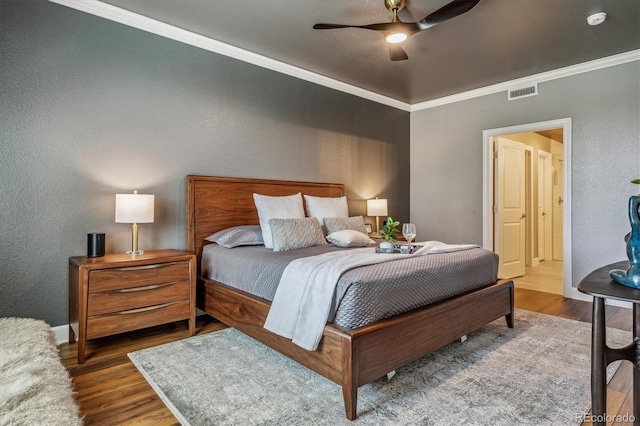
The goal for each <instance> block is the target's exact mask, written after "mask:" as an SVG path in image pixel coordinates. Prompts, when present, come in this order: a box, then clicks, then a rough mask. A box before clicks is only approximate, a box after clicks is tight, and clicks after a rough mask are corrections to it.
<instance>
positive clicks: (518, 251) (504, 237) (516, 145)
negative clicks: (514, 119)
mask: <svg viewBox="0 0 640 426" xmlns="http://www.w3.org/2000/svg"><path fill="white" fill-rule="evenodd" d="M495 152H496V154H495V156H494V157H495V172H494V176H495V191H494V202H495V208H494V212H495V227H494V229H495V236H494V247H495V251H496V253H498V256H499V257H500V263H499V266H498V278H513V277H519V276H522V275H524V271H525V269H524V267H525V217H526V215H525V211H526V206H525V148H524V144H522V143H520V142H516V141H512V140H509V139H505V138H502V137H499V138H497V141H496V144H495Z"/></svg>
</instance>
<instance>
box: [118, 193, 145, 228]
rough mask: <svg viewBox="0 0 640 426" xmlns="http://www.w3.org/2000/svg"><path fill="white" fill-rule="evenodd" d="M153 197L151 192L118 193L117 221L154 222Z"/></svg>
mask: <svg viewBox="0 0 640 426" xmlns="http://www.w3.org/2000/svg"><path fill="white" fill-rule="evenodd" d="M153 199H154V197H153V195H150V194H116V222H117V223H151V222H153Z"/></svg>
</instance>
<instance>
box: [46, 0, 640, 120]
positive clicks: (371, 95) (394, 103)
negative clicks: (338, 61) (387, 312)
mask: <svg viewBox="0 0 640 426" xmlns="http://www.w3.org/2000/svg"><path fill="white" fill-rule="evenodd" d="M49 1H50V2H52V3H57V4H60V5H62V6H67V7H70V8H72V9H76V10H79V11H82V12H86V13H89V14H91V15H95V16H99V17H101V18H105V19H109V20H111V21H114V22H118V23H120V24H124V25H127V26H129V27H133V28H137V29H139V30H142V31H146V32H149V33H152V34H156V35H159V36H162V37H166V38H169V39H172V40H175V41H178V42H180V43H185V44H188V45H191V46H194V47H198V48H200V49H204V50H208V51H210V52H214V53H218V54H220V55H224V56H228V57H231V58H234V59H237V60H240V61H243V62H247V63H250V64H253V65H256V66H259V67H262V68H266V69H269V70H272V71H275V72H279V73H282V74H286V75H289V76H291V77H295V78H298V79H301V80H305V81H309V82H311V83H315V84H318V85H321V86H325V87H328V88H331V89H335V90H338V91H341V92H344V93H348V94H351V95H354V96H358V97H360V98H364V99H368V100H370V101H374V102H377V103H380V104H383V105H387V106H390V107H393V108H398V109H400V110H403V111H408V112H414V111H420V110H424V109H429V108H435V107H438V106H442V105H447V104H451V103H455V102H460V101H465V100H468V99H473V98H478V97H481V96H486V95H491V94H494V93H499V92H502V91H506V90H509V89H513V88H515V87H519V86H527V85H529V84H533V83H542V82H545V81H550V80H556V79H559V78H564V77H569V76H572V75H576V74H581V73H584V72H588V71H594V70H597V69H601V68H606V67H611V66H615V65H620V64H624V63H627V62H632V61H638V60H640V49H639V50H632V51H630V52H626V53H621V54H618V55H613V56H608V57H605V58H600V59H596V60H593V61H589V62H584V63H581V64H577V65H571V66H568V67H565V68H559V69H556V70H552V71H547V72H544V73H540V74H534V75H531V76H528V77H523V78H519V79H516V80H510V81H505V82H502V83H498V84H493V85H491V86H485V87H481V88H478V89H474V90H469V91H466V92H461V93H457V94H454V95H451V96H444V97H442V98H437V99H432V100H429V101H425V102H420V103H416V104H409V103H406V102H402V101H399V100H397V99H393V98H390V97H388V96H384V95H381V94H379V93H375V92H372V91H370V90H365V89H362V88H360V87H357V86H353V85H351V84H347V83H344V82H342V81H338V80H335V79H332V78H329V77H325V76H323V75H320V74H316V73H314V72H311V71H307V70H304V69H302V68H298V67H295V66H293V65H289V64H286V63H284V62H280V61H276V60H275V59H271V58H267V57H266V56H262V55H258V54H257V53H253V52H249V51H248V50H244V49H241V48H239V47H235V46H231V45H229V44H226V43H223V42H220V41H217V40H213V39H211V38H208V37H204V36H201V35H199V34H195V33H193V32H191V31H187V30H184V29H182V28H178V27H174V26H173V25H169V24H166V23H164V22H160V21H157V20H155V19H151V18H147V17H146V16H142V15H139V14H137V13H134V12H130V11H127V10H124V9H121V8H119V7H116V6H113V5H110V4H107V3H103V2H101V1H99V0H49Z"/></svg>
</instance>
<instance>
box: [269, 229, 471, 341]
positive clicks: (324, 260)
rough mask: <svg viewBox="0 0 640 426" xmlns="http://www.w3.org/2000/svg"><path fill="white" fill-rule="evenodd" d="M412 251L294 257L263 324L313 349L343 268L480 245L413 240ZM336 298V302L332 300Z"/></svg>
mask: <svg viewBox="0 0 640 426" xmlns="http://www.w3.org/2000/svg"><path fill="white" fill-rule="evenodd" d="M415 244H417V245H421V246H422V248H420V249H419V250H417V251H416V252H414V253H412V254H379V253H376V252H375V247H367V248H361V249H353V250H349V251H335V252H330V253H324V254H320V255H317V256H310V257H304V258H301V259H296V260H294V261H293V262H291V263H290V264H289V265H287V267H286V268H285V270H284V272H283V273H282V277H281V278H280V284H279V285H278V289H277V290H276V294H275V296H274V298H273V302H272V303H271V308H270V309H269V314H268V315H267V320H266V321H265V323H264V328H266V329H267V330H269V331H271V332H273V333H275V334H278V335H280V336H283V337H286V338H287V339H292V340H293V343H295V344H296V345H298V346H300V347H302V348H304V349H307V350H310V351H314V350H316V349H317V348H318V343H320V339H321V338H322V333H323V330H324V326H325V325H326V323H327V319H328V318H329V315H330V314H331V310H332V306H333V307H335V306H336V305H337V302H336V301H335V300H334V298H335V293H336V286H337V284H338V280H339V279H340V276H341V275H342V274H343V273H345V272H346V271H348V270H350V269H353V268H357V267H359V266H364V265H373V264H375V263H382V262H389V261H392V260H400V259H403V258H406V257H409V256H422V255H426V254H434V253H448V252H453V251H459V250H468V249H471V248H476V247H479V246H477V245H474V244H445V243H442V242H440V241H426V242H421V243H415ZM333 302H336V303H333Z"/></svg>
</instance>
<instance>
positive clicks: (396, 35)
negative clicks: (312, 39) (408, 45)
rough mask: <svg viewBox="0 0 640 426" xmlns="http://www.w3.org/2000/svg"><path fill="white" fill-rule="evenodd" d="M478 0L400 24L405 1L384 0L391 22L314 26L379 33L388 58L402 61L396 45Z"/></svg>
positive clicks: (404, 56) (454, 3)
mask: <svg viewBox="0 0 640 426" xmlns="http://www.w3.org/2000/svg"><path fill="white" fill-rule="evenodd" d="M479 2H480V0H453V1H452V2H451V3H448V4H447V5H445V6H443V7H441V8H440V9H438V10H436V11H435V12H433V13H432V14H430V15H427V16H426V17H425V18H424V19H422V20H420V21H417V22H402V21H401V20H400V18H398V12H400V11H401V10H402V9H404V7H405V6H406V4H407V0H384V5H385V6H386V7H387V9H389V11H391V12H392V13H393V18H392V19H391V22H384V23H380V24H369V25H341V24H315V25H314V26H313V28H314V29H316V30H333V29H338V28H362V29H365V30H373V31H378V32H379V33H381V34H382V35H383V36H384V38H385V40H387V42H388V43H389V57H390V59H391V60H392V61H404V60H406V59H409V57H408V56H407V53H406V52H405V51H404V49H403V48H402V47H400V45H399V44H398V43H401V42H403V41H405V40H406V39H407V38H409V37H410V36H412V35H414V34H416V33H419V32H420V31H422V30H426V29H427V28H430V27H433V26H435V25H438V24H440V23H442V22H444V21H447V20H449V19H451V18H455V17H456V16H458V15H462V14H463V13H465V12H468V11H469V10H471V9H472V8H473V7H474V6H475V5H476V4H478V3H479Z"/></svg>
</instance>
